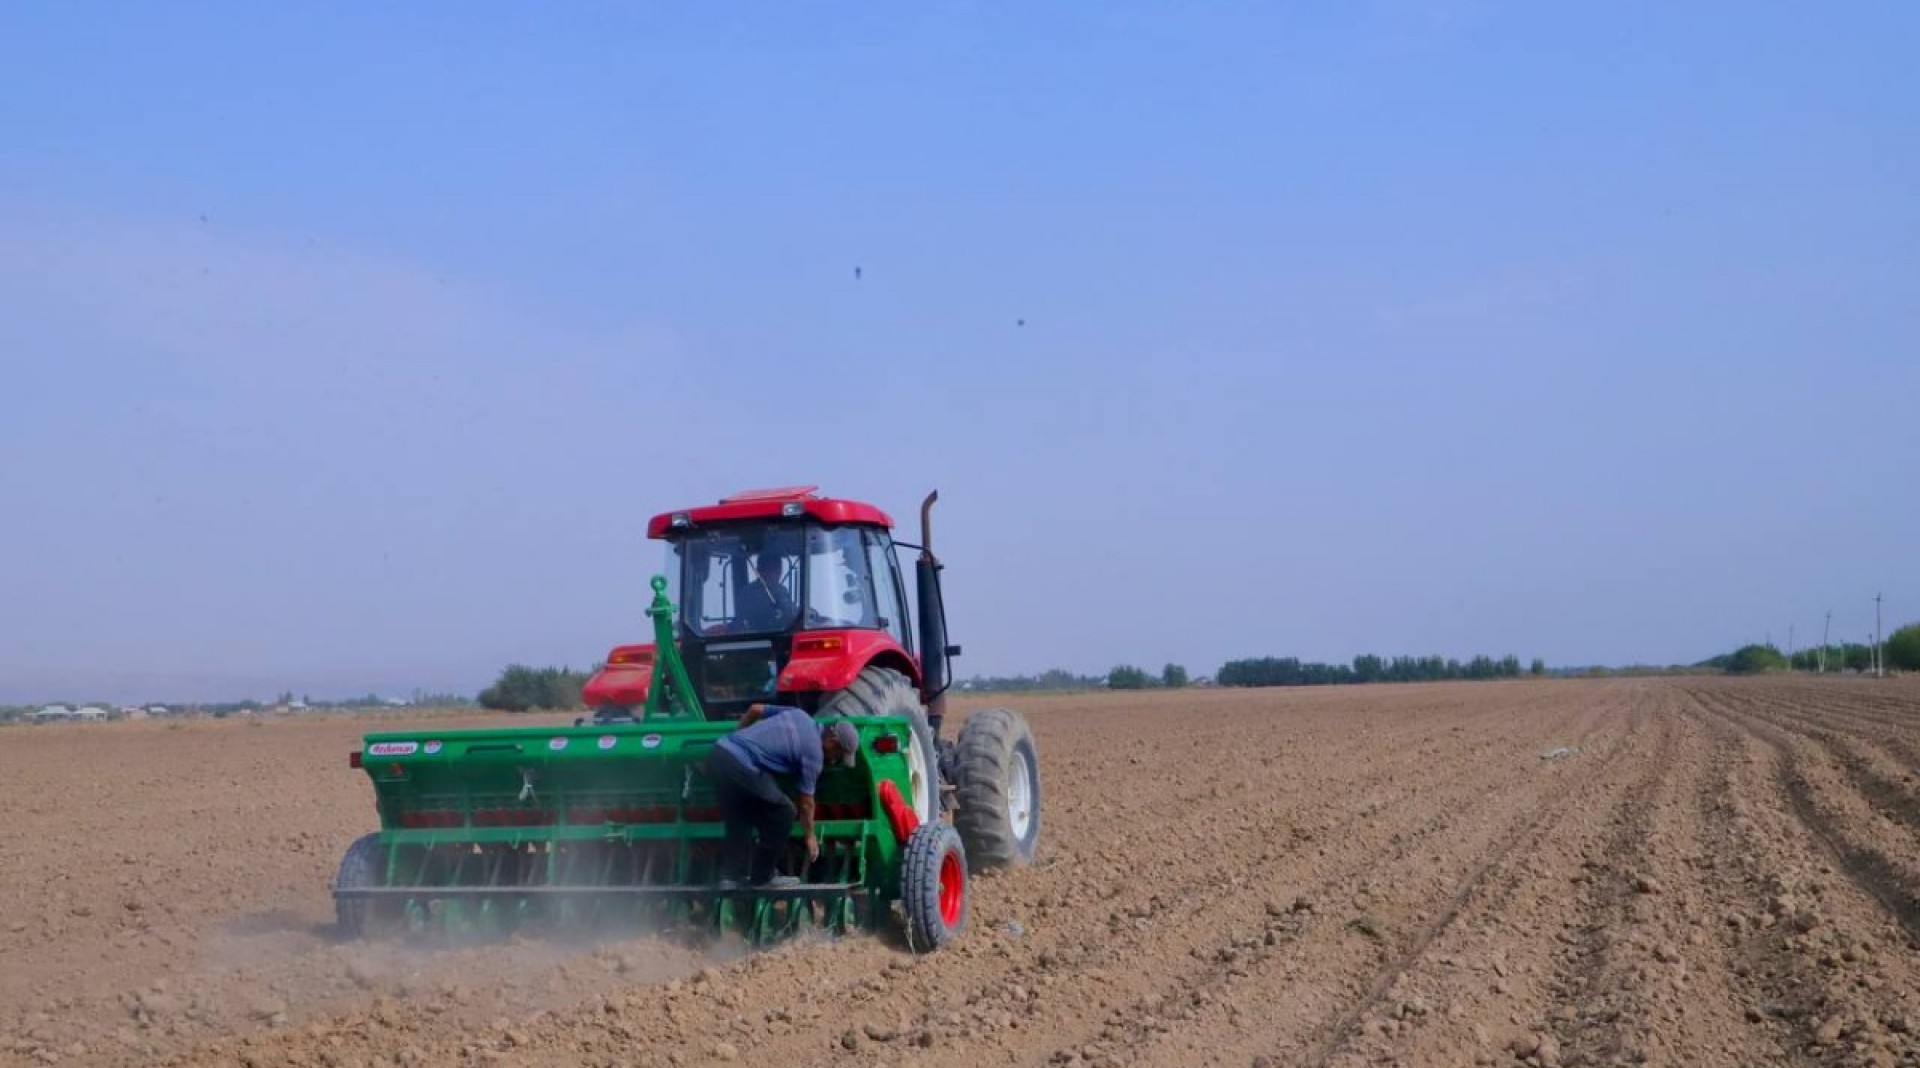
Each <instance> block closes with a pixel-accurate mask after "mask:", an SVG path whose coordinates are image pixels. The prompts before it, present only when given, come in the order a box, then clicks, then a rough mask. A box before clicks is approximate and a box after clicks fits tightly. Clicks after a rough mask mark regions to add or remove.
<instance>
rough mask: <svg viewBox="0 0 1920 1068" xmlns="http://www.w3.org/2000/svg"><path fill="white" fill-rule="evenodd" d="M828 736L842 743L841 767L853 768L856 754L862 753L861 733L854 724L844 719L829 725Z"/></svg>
mask: <svg viewBox="0 0 1920 1068" xmlns="http://www.w3.org/2000/svg"><path fill="white" fill-rule="evenodd" d="M827 734H828V735H829V736H831V737H832V738H833V740H834V741H836V742H839V743H840V766H841V767H843V768H850V767H853V757H854V754H856V753H858V752H859V751H860V732H859V731H857V730H854V729H853V724H851V723H848V722H847V721H846V720H844V719H843V720H839V721H837V722H834V723H830V724H828V725H827Z"/></svg>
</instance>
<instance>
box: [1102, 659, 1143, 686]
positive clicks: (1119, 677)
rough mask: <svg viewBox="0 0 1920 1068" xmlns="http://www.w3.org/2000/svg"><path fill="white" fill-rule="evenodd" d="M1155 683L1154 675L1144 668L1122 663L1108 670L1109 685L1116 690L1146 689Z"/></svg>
mask: <svg viewBox="0 0 1920 1068" xmlns="http://www.w3.org/2000/svg"><path fill="white" fill-rule="evenodd" d="M1151 685H1153V676H1152V675H1149V674H1147V672H1146V670H1145V669H1144V668H1137V667H1134V666H1133V665H1132V664H1121V665H1120V666H1119V667H1116V668H1114V669H1113V670H1112V671H1109V672H1107V686H1108V688H1109V689H1114V690H1144V689H1146V688H1147V687H1149V686H1151Z"/></svg>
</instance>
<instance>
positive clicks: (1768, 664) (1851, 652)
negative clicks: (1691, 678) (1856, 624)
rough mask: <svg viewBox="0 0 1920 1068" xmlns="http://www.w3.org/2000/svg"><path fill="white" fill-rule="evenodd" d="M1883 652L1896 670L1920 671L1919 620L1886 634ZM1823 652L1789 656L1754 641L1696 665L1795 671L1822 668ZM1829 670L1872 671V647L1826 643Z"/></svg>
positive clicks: (1737, 671) (1734, 671)
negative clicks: (1821, 654) (1788, 668)
mask: <svg viewBox="0 0 1920 1068" xmlns="http://www.w3.org/2000/svg"><path fill="white" fill-rule="evenodd" d="M1883 652H1884V655H1885V657H1886V666H1887V667H1888V668H1890V669H1892V670H1894V671H1920V623H1909V624H1907V625H1906V626H1904V627H1901V628H1899V629H1898V630H1895V631H1894V632H1893V633H1892V634H1889V635H1887V641H1886V648H1885V649H1884V651H1883ZM1820 653H1821V650H1820V647H1819V646H1817V645H1816V646H1814V647H1813V648H1811V649H1796V650H1794V652H1793V654H1792V656H1788V655H1787V654H1786V653H1783V652H1781V651H1780V649H1779V648H1778V647H1777V646H1775V645H1773V644H1771V643H1763V642H1755V643H1753V644H1751V645H1743V646H1741V647H1740V648H1738V649H1735V650H1734V651H1732V652H1730V653H1722V654H1720V655H1719V656H1714V657H1708V658H1707V659H1705V660H1702V661H1701V662H1700V663H1699V664H1696V665H1695V666H1696V667H1701V668H1711V669H1714V670H1718V671H1724V672H1726V673H1727V674H1729V675H1758V674H1762V673H1764V672H1768V671H1784V670H1786V669H1787V667H1788V666H1789V665H1791V666H1792V668H1793V670H1795V671H1819V670H1820V667H1821V656H1820ZM1826 670H1828V671H1872V670H1873V646H1871V645H1868V644H1866V643H1865V642H1841V643H1839V644H1836V645H1829V646H1827V648H1826Z"/></svg>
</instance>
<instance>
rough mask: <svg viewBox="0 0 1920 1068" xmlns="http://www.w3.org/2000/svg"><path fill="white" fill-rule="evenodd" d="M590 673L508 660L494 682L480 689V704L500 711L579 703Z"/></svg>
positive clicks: (548, 707)
mask: <svg viewBox="0 0 1920 1068" xmlns="http://www.w3.org/2000/svg"><path fill="white" fill-rule="evenodd" d="M586 682H587V676H586V675H585V674H584V673H582V672H578V671H572V670H569V669H567V668H563V667H558V668H555V667H548V668H531V667H527V666H526V665H525V664H509V665H508V666H507V667H506V669H505V670H504V671H502V672H500V677H499V678H498V679H496V680H494V683H493V685H492V686H489V687H487V688H486V689H484V690H481V691H480V707H482V708H491V709H495V710H498V711H501V712H526V711H529V710H531V709H536V708H545V709H568V708H579V707H580V688H581V687H582V686H585V685H586Z"/></svg>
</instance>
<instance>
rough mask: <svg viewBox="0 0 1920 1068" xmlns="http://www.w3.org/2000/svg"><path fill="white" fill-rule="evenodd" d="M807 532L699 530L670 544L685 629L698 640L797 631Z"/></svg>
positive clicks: (670, 563)
mask: <svg viewBox="0 0 1920 1068" xmlns="http://www.w3.org/2000/svg"><path fill="white" fill-rule="evenodd" d="M804 544H805V535H804V532H803V531H802V530H801V529H800V528H799V527H798V526H797V525H794V524H788V525H786V526H785V527H773V528H768V527H736V528H726V527H722V528H718V529H715V530H703V531H695V532H693V533H690V534H686V535H683V536H681V537H679V538H677V539H675V540H673V541H671V542H669V543H668V549H667V571H668V572H669V573H670V574H673V575H675V576H676V577H677V578H678V580H679V581H678V583H677V584H676V585H677V587H678V588H677V589H676V590H674V595H675V596H676V597H677V599H678V600H679V602H680V620H681V625H682V626H683V627H685V628H687V629H688V630H689V631H691V632H693V633H695V634H698V635H703V636H705V635H715V634H772V633H777V632H780V631H785V630H791V629H793V623H794V620H795V619H796V618H798V616H799V604H800V599H799V597H798V594H799V592H800V590H801V588H802V585H801V580H802V574H801V568H802V563H801V560H802V556H801V551H800V550H801V547H802V546H803V545H804Z"/></svg>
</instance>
